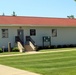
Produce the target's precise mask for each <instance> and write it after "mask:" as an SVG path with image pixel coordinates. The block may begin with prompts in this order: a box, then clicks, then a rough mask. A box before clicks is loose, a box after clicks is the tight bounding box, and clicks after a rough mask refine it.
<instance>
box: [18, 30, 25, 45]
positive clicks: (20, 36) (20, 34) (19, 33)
mask: <svg viewBox="0 0 76 75" xmlns="http://www.w3.org/2000/svg"><path fill="white" fill-rule="evenodd" d="M17 35H18V36H19V38H20V40H21V41H22V44H24V31H23V30H22V29H18V30H17Z"/></svg>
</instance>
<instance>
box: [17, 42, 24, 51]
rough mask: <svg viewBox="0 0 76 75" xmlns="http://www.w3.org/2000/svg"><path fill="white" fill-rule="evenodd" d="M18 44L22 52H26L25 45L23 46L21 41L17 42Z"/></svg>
mask: <svg viewBox="0 0 76 75" xmlns="http://www.w3.org/2000/svg"><path fill="white" fill-rule="evenodd" d="M17 45H18V49H19V51H20V52H24V47H23V46H22V44H21V43H20V42H17Z"/></svg>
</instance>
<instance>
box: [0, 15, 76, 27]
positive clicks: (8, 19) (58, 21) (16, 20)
mask: <svg viewBox="0 0 76 75" xmlns="http://www.w3.org/2000/svg"><path fill="white" fill-rule="evenodd" d="M2 24H5V25H6V24H14V25H16V24H17V25H18V24H21V25H25V26H26V25H28V26H29V25H33V26H76V19H69V18H46V17H27V16H24V17H23V16H0V25H2Z"/></svg>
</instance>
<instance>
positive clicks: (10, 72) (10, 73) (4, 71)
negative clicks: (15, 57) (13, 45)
mask: <svg viewBox="0 0 76 75" xmlns="http://www.w3.org/2000/svg"><path fill="white" fill-rule="evenodd" d="M0 75H40V74H36V73H33V72H28V71H24V70H20V69H16V68H12V67H8V66H4V65H0Z"/></svg>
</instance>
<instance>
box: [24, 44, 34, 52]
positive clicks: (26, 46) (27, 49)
mask: <svg viewBox="0 0 76 75" xmlns="http://www.w3.org/2000/svg"><path fill="white" fill-rule="evenodd" d="M24 48H25V50H26V52H30V51H34V50H33V49H32V47H31V46H30V45H25V46H24Z"/></svg>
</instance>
